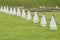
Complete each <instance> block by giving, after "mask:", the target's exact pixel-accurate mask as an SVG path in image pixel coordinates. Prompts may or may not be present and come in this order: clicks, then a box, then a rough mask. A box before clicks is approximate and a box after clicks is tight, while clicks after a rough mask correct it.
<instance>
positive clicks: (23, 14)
mask: <svg viewBox="0 0 60 40" xmlns="http://www.w3.org/2000/svg"><path fill="white" fill-rule="evenodd" d="M22 18H26V13H25V9H22Z"/></svg>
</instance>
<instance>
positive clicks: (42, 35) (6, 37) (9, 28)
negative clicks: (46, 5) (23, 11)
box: [0, 12, 60, 40]
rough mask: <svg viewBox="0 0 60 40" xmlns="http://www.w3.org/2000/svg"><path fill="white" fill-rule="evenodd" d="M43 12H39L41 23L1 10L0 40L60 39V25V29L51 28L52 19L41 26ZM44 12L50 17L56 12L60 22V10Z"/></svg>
mask: <svg viewBox="0 0 60 40" xmlns="http://www.w3.org/2000/svg"><path fill="white" fill-rule="evenodd" d="M42 13H43V12H39V13H38V14H39V23H38V24H34V23H33V22H32V20H31V21H27V20H26V19H22V18H21V17H17V16H12V15H9V14H4V13H2V12H0V40H60V25H57V27H58V30H50V29H49V23H50V21H49V20H47V26H46V27H41V26H40V19H41V15H42ZM44 13H45V15H46V17H47V18H48V19H49V18H51V16H52V15H53V14H54V15H55V16H56V21H57V23H60V12H44ZM32 15H33V13H32Z"/></svg>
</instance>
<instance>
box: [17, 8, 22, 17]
mask: <svg viewBox="0 0 60 40" xmlns="http://www.w3.org/2000/svg"><path fill="white" fill-rule="evenodd" d="M17 16H21V13H20V8H17Z"/></svg>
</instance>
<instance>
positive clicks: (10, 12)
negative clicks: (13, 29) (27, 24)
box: [9, 7, 13, 15]
mask: <svg viewBox="0 0 60 40" xmlns="http://www.w3.org/2000/svg"><path fill="white" fill-rule="evenodd" d="M9 14H10V15H12V14H13V10H12V7H10V11H9Z"/></svg>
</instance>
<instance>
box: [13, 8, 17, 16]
mask: <svg viewBox="0 0 60 40" xmlns="http://www.w3.org/2000/svg"><path fill="white" fill-rule="evenodd" d="M16 13H17V12H16V8H15V7H14V8H13V15H16Z"/></svg>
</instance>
